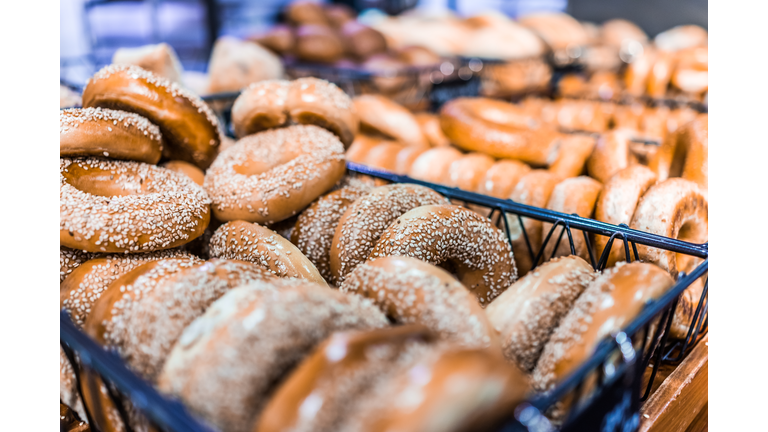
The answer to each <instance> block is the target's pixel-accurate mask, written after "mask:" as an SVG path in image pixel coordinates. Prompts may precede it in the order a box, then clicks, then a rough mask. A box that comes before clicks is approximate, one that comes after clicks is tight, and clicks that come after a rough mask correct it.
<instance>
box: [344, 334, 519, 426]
mask: <svg viewBox="0 0 768 432" xmlns="http://www.w3.org/2000/svg"><path fill="white" fill-rule="evenodd" d="M529 388H530V385H529V382H528V378H527V377H526V376H525V374H523V372H521V371H520V370H519V369H518V368H517V367H515V366H513V365H510V364H508V363H506V362H505V361H504V359H503V358H502V357H501V356H500V355H498V354H495V353H493V352H489V351H488V350H480V349H457V348H456V347H450V346H437V347H435V348H434V349H432V350H430V351H429V352H428V353H425V354H424V355H421V356H420V357H419V358H418V360H417V361H415V362H413V363H412V364H410V365H408V367H406V368H404V369H401V370H400V371H398V373H397V375H396V376H394V377H393V378H392V379H388V380H386V381H383V382H381V383H380V385H377V386H375V387H374V388H373V389H371V391H370V392H369V393H368V395H366V396H365V398H364V399H363V400H362V401H360V403H359V405H358V406H359V408H357V409H355V411H354V412H353V413H351V415H349V416H348V418H347V420H346V421H345V424H344V427H341V428H339V429H338V430H339V431H340V432H352V431H369V432H385V431H399V432H418V431H442V432H469V431H476V430H492V429H493V428H494V427H496V425H498V424H499V423H500V422H501V421H502V420H503V419H504V418H508V416H509V413H510V412H513V411H514V408H515V407H516V406H517V405H518V404H519V403H520V402H522V401H523V400H524V398H525V396H526V394H527V393H528V390H529ZM409 395H418V396H420V397H417V398H414V399H411V398H410V397H407V396H409ZM406 399H407V402H406ZM393 401H401V403H398V402H394V403H393ZM447 419H450V422H449V421H448V420H447Z"/></svg>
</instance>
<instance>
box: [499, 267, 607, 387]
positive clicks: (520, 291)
mask: <svg viewBox="0 0 768 432" xmlns="http://www.w3.org/2000/svg"><path fill="white" fill-rule="evenodd" d="M595 277H597V273H595V271H594V270H593V269H592V266H591V265H589V264H587V262H586V261H584V260H583V259H581V258H579V257H577V256H575V255H571V256H567V257H560V258H555V259H553V260H550V261H547V262H545V263H544V264H542V265H540V266H539V267H536V271H535V272H532V273H528V274H527V275H525V276H524V277H522V278H520V279H519V280H518V281H517V282H515V283H514V284H512V286H510V287H509V288H507V290H506V291H504V292H503V293H501V295H500V296H498V297H497V298H496V299H495V300H494V301H492V302H491V304H489V305H488V307H487V308H485V313H486V315H487V316H488V320H490V322H491V324H492V325H493V326H494V328H495V329H496V330H497V331H498V332H499V335H500V337H501V344H502V345H501V347H502V350H503V352H504V356H505V357H506V358H507V359H508V360H510V361H512V362H514V363H515V364H516V365H517V366H519V367H520V368H521V369H522V370H524V371H525V372H531V371H532V370H533V368H534V367H535V366H536V362H537V361H538V359H539V356H540V355H541V350H542V349H544V345H546V344H547V341H548V340H549V336H550V335H551V334H552V331H554V330H555V328H556V327H557V325H558V324H559V323H560V320H561V319H562V318H563V316H565V314H567V313H568V311H569V310H571V307H572V306H573V303H574V302H575V301H576V299H577V298H578V297H579V295H581V293H582V292H583V291H584V289H585V288H586V287H587V285H589V284H590V283H591V282H592V281H593V280H594V279H595Z"/></svg>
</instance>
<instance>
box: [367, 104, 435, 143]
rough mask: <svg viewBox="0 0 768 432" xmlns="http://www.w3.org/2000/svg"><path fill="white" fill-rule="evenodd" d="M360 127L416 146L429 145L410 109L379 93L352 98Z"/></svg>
mask: <svg viewBox="0 0 768 432" xmlns="http://www.w3.org/2000/svg"><path fill="white" fill-rule="evenodd" d="M353 103H354V105H355V110H356V111H357V115H358V116H359V118H360V128H361V129H362V130H363V131H364V132H365V133H368V132H373V133H375V134H379V135H383V136H385V137H387V138H391V139H394V140H396V141H399V142H401V143H403V144H407V145H410V146H416V147H429V141H427V137H426V136H424V134H423V133H422V132H421V126H419V122H417V121H416V118H415V117H414V116H413V114H411V112H410V111H408V110H407V109H405V108H404V107H403V106H402V105H400V104H398V103H396V102H395V101H393V100H392V99H389V98H388V97H386V96H381V95H374V94H368V95H362V96H357V97H355V98H354V99H353Z"/></svg>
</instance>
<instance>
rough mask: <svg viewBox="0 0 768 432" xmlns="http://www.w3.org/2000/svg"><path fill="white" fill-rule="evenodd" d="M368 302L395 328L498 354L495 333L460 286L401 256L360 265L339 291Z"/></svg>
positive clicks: (437, 271)
mask: <svg viewBox="0 0 768 432" xmlns="http://www.w3.org/2000/svg"><path fill="white" fill-rule="evenodd" d="M339 289H340V290H341V291H342V292H353V293H356V294H359V295H362V296H363V297H367V298H369V299H371V300H373V302H374V303H376V305H377V306H379V308H381V310H382V311H384V313H385V314H386V315H387V317H388V318H389V319H390V320H392V321H394V322H395V323H398V324H422V325H424V326H426V327H427V328H429V329H430V330H432V331H434V332H435V333H437V334H438V335H440V336H441V337H443V338H445V339H447V340H450V341H452V342H455V343H457V344H459V345H462V346H466V347H476V348H488V347H493V348H494V349H499V341H498V338H497V337H496V332H495V331H494V330H493V327H491V323H490V322H489V321H488V317H486V315H485V313H484V312H483V309H482V308H481V307H480V305H479V304H478V302H477V299H476V298H475V296H474V295H472V294H471V293H470V292H469V291H468V290H467V289H466V287H464V285H462V284H461V283H460V282H459V281H457V280H456V279H455V278H454V277H453V276H451V274H450V273H448V272H446V271H445V270H443V269H441V268H439V267H435V266H433V265H430V264H427V263H425V262H424V261H420V260H418V259H416V258H411V257H407V256H388V257H383V258H375V259H372V260H368V261H366V262H364V263H363V264H360V265H359V266H357V267H356V268H355V270H353V271H352V273H350V274H349V275H347V278H346V279H345V280H344V283H343V284H342V285H341V287H339Z"/></svg>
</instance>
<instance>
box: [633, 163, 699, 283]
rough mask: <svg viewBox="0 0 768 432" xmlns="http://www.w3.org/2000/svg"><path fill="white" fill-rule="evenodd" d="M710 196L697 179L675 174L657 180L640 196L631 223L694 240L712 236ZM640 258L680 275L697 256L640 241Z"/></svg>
mask: <svg viewBox="0 0 768 432" xmlns="http://www.w3.org/2000/svg"><path fill="white" fill-rule="evenodd" d="M708 208H709V205H708V199H707V196H706V193H704V192H702V190H701V189H700V188H699V186H698V185H697V184H696V183H693V182H691V181H689V180H685V179H681V178H671V179H668V180H665V181H663V182H661V183H657V184H656V185H654V186H652V187H651V188H650V189H648V192H646V193H645V195H643V197H642V198H640V203H638V204H637V209H635V214H634V215H633V216H632V222H631V223H630V224H629V227H630V228H632V229H636V230H640V231H645V232H649V233H653V234H658V235H662V236H665V237H670V238H676V239H680V240H684V241H688V242H692V243H704V242H706V241H707V239H708V230H709V217H708ZM637 251H638V253H639V254H640V259H641V260H643V261H646V262H651V263H654V264H656V265H658V266H659V267H661V268H663V269H664V270H666V271H668V272H669V273H670V274H671V275H672V276H673V277H677V273H678V272H680V271H686V272H687V271H690V270H691V269H692V264H693V263H694V259H693V257H690V256H686V255H682V254H676V253H674V252H670V251H665V250H661V249H657V248H653V247H650V246H644V245H637Z"/></svg>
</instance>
